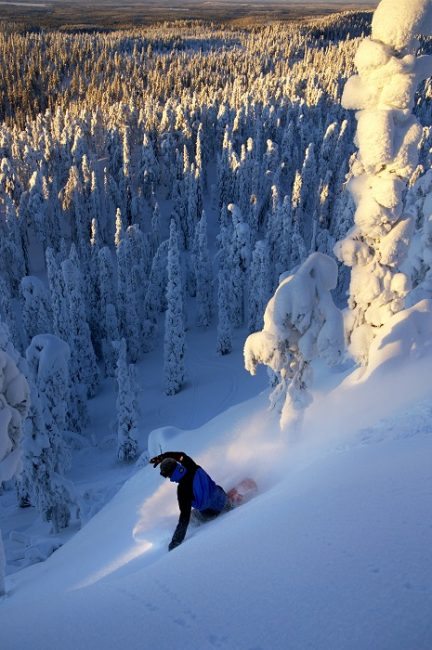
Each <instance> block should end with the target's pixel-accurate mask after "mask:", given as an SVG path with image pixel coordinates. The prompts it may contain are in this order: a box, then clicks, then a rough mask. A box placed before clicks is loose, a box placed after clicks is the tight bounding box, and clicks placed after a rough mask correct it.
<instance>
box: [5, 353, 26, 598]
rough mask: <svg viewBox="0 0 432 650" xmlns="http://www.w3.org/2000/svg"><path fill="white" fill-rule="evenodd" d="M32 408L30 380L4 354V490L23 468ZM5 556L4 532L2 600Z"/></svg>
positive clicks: (7, 355)
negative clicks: (25, 430)
mask: <svg viewBox="0 0 432 650" xmlns="http://www.w3.org/2000/svg"><path fill="white" fill-rule="evenodd" d="M29 406H30V393H29V387H28V383H27V380H26V378H25V376H24V374H23V373H22V372H20V370H19V369H18V368H17V366H16V364H15V361H14V360H13V359H12V357H11V356H9V354H7V353H6V352H3V351H2V350H0V486H1V485H2V483H3V482H4V481H9V480H10V479H11V478H12V477H13V476H14V475H15V474H17V473H18V472H19V470H20V468H21V434H22V425H23V421H24V419H25V418H26V416H27V413H28V409H29ZM4 566H5V556H4V551H3V542H2V537H1V531H0V596H2V595H3V594H4V592H5V586H4Z"/></svg>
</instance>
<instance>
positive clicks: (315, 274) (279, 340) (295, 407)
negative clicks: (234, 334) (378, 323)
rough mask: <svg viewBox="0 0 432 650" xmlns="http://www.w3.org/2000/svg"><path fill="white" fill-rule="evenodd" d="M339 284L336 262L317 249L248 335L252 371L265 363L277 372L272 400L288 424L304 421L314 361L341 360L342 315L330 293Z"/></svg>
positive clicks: (247, 360) (247, 352)
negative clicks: (259, 329) (258, 328)
mask: <svg viewBox="0 0 432 650" xmlns="http://www.w3.org/2000/svg"><path fill="white" fill-rule="evenodd" d="M336 283H337V265H336V262H335V261H334V260H333V259H331V258H330V257H328V256H326V255H323V254H322V253H313V254H312V255H310V256H309V257H308V259H307V260H306V261H305V262H304V263H303V264H302V265H301V266H300V268H299V269H298V271H297V272H296V273H295V274H294V275H287V277H285V278H284V279H282V281H281V283H280V284H279V287H278V288H277V290H276V292H275V294H274V296H273V297H272V298H271V300H270V302H269V303H268V305H267V308H266V310H265V312H264V327H263V329H262V330H261V331H260V332H255V333H254V334H251V335H250V336H249V337H248V338H247V340H246V344H245V348H244V357H245V367H246V370H248V371H249V372H250V373H251V374H252V375H254V374H255V372H256V366H257V365H258V364H260V363H261V364H264V365H266V366H268V367H269V368H270V369H271V370H272V371H273V373H275V375H276V377H275V379H276V387H275V388H274V390H273V393H272V395H271V401H272V404H273V405H274V406H276V407H277V408H278V409H279V410H280V414H281V415H280V425H281V428H282V429H285V428H287V427H290V426H296V425H298V424H299V422H300V420H301V416H302V412H303V410H304V408H305V407H306V406H307V405H308V404H309V403H310V400H311V396H310V394H309V392H308V386H310V384H311V381H312V368H311V362H312V360H313V359H314V358H316V357H321V358H322V359H324V361H325V362H326V363H328V364H329V365H335V364H337V363H338V362H339V361H340V360H341V357H342V353H343V350H344V345H345V342H344V332H343V321H342V314H341V312H340V311H339V309H338V308H337V307H336V306H335V305H334V303H333V298H332V296H331V293H330V292H331V291H332V290H333V289H334V288H335V287H336Z"/></svg>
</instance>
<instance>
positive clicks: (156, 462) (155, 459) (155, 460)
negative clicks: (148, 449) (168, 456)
mask: <svg viewBox="0 0 432 650" xmlns="http://www.w3.org/2000/svg"><path fill="white" fill-rule="evenodd" d="M161 460H162V459H161V457H160V456H153V458H150V460H149V463H151V464H152V465H153V467H157V466H158V465H159V463H160V462H161Z"/></svg>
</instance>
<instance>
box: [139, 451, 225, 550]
mask: <svg viewBox="0 0 432 650" xmlns="http://www.w3.org/2000/svg"><path fill="white" fill-rule="evenodd" d="M150 462H151V463H152V464H153V467H157V466H158V465H159V464H160V474H161V476H163V477H164V478H169V479H170V481H171V482H173V483H178V487H177V499H178V504H179V508H180V517H179V520H178V524H177V527H176V529H175V531H174V535H173V537H172V540H171V542H170V544H169V546H168V550H169V551H172V550H173V548H176V546H179V545H180V544H181V543H182V541H183V540H184V538H185V535H186V531H187V528H188V525H189V521H190V517H191V510H192V508H195V510H198V511H199V518H200V519H201V520H203V521H206V520H208V519H212V518H214V517H217V515H219V514H220V513H221V512H222V511H223V510H227V509H228V508H229V501H228V497H227V495H226V493H225V490H224V489H223V488H221V487H220V485H216V483H215V482H214V481H213V479H212V478H211V477H210V476H209V475H208V474H207V472H205V471H204V470H203V468H202V467H200V466H199V465H197V464H196V462H195V461H194V460H192V458H191V457H190V456H188V455H187V454H185V453H184V452H183V451H167V452H165V453H164V454H160V455H159V456H155V457H154V458H151V459H150Z"/></svg>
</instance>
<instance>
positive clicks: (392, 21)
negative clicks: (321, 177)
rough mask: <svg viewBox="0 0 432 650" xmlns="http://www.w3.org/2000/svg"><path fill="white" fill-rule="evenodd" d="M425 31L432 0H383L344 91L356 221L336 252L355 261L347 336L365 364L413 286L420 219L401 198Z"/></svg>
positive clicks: (415, 137)
mask: <svg viewBox="0 0 432 650" xmlns="http://www.w3.org/2000/svg"><path fill="white" fill-rule="evenodd" d="M419 33H423V34H430V33H432V3H431V2H430V0H398V2H397V3H395V2H393V0H382V2H381V3H380V5H379V6H378V8H377V10H376V12H375V14H374V17H373V21H372V35H371V38H367V39H365V40H363V41H362V42H361V43H360V46H359V48H358V51H357V54H356V56H355V64H356V66H357V70H358V75H356V76H353V77H351V78H350V79H349V80H348V82H347V84H346V86H345V91H344V94H343V98H342V103H343V106H344V107H345V108H348V109H355V110H357V111H358V112H357V114H356V118H357V134H356V144H357V146H358V149H359V151H358V153H357V157H356V160H355V162H354V165H353V178H352V179H351V181H350V183H349V189H350V191H351V193H352V196H353V198H354V201H355V203H356V212H355V217H354V220H355V225H354V227H353V228H352V229H351V230H350V231H349V233H348V235H347V236H346V238H345V239H344V240H343V241H341V242H339V243H338V244H336V247H335V252H336V254H337V256H338V257H339V259H340V260H341V261H343V262H344V263H345V264H347V265H348V266H351V267H352V272H351V285H350V295H349V307H350V309H351V314H350V322H349V330H350V332H349V341H350V344H351V351H352V353H353V355H354V357H355V358H356V359H357V360H358V361H359V362H360V363H362V364H366V363H367V360H368V351H369V347H370V344H371V341H372V340H373V338H374V336H375V335H376V333H377V329H378V328H380V327H382V326H383V325H384V324H385V323H387V322H388V320H389V319H390V318H391V317H392V316H393V315H394V314H395V313H397V312H398V311H400V310H401V309H403V307H404V298H405V297H406V295H407V293H408V291H409V278H408V277H407V275H406V274H405V273H404V272H403V271H402V270H401V267H402V264H403V262H404V260H405V257H406V254H407V249H408V245H409V242H410V238H411V235H412V229H413V226H414V224H413V221H412V218H411V214H410V213H409V212H406V211H404V210H403V197H404V194H405V192H406V189H407V184H408V181H409V180H410V178H411V177H412V175H413V173H414V171H415V170H416V167H417V163H418V159H419V152H418V147H419V144H420V141H421V138H422V129H421V126H420V124H419V123H418V121H417V120H416V118H415V117H414V115H412V110H413V107H414V96H415V92H416V90H417V88H418V86H419V84H420V83H421V82H422V81H423V80H425V79H427V78H428V77H429V76H431V75H432V57H431V56H419V57H416V51H417V48H418V40H417V38H416V36H417V35H418V34H419Z"/></svg>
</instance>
